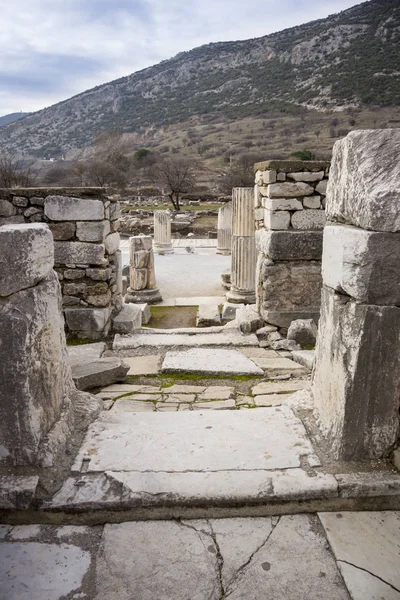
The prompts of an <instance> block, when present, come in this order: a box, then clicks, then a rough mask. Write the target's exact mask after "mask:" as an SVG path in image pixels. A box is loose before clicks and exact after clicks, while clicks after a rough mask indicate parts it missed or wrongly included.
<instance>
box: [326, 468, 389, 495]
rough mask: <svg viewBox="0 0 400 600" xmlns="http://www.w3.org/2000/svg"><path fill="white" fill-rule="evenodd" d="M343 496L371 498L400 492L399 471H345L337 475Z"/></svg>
mask: <svg viewBox="0 0 400 600" xmlns="http://www.w3.org/2000/svg"><path fill="white" fill-rule="evenodd" d="M335 477H336V479H337V482H338V484H339V496H340V497H341V498H366V497H368V498H371V497H377V496H385V497H387V496H397V495H399V494H400V474H399V473H392V472H391V473H385V472H383V473H382V472H375V473H374V472H372V473H343V474H342V475H335Z"/></svg>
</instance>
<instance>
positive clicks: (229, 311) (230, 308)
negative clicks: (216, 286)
mask: <svg viewBox="0 0 400 600" xmlns="http://www.w3.org/2000/svg"><path fill="white" fill-rule="evenodd" d="M243 307H244V304H232V303H231V302H224V304H223V306H222V322H223V323H226V322H227V321H232V320H233V319H235V318H236V311H237V309H238V308H243Z"/></svg>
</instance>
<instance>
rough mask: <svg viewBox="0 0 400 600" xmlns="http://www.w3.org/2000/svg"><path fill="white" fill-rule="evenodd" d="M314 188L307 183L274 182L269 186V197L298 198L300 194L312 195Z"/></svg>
mask: <svg viewBox="0 0 400 600" xmlns="http://www.w3.org/2000/svg"><path fill="white" fill-rule="evenodd" d="M312 194H314V188H313V187H312V186H311V185H308V184H307V183H302V182H299V183H289V182H285V183H272V184H271V185H269V186H268V197H269V198H297V197H298V196H311V195H312Z"/></svg>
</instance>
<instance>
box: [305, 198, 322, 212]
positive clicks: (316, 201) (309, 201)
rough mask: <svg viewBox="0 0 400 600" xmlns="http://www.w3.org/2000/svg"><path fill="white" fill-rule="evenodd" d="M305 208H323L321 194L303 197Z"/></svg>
mask: <svg viewBox="0 0 400 600" xmlns="http://www.w3.org/2000/svg"><path fill="white" fill-rule="evenodd" d="M303 206H304V208H314V209H318V210H319V209H320V208H321V196H305V197H304V199H303Z"/></svg>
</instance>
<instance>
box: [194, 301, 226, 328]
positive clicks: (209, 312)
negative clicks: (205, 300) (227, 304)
mask: <svg viewBox="0 0 400 600" xmlns="http://www.w3.org/2000/svg"><path fill="white" fill-rule="evenodd" d="M220 324H221V315H220V312H219V307H218V305H217V304H216V305H215V306H214V305H212V304H200V306H199V308H198V310H197V315H196V327H212V326H213V325H220Z"/></svg>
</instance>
